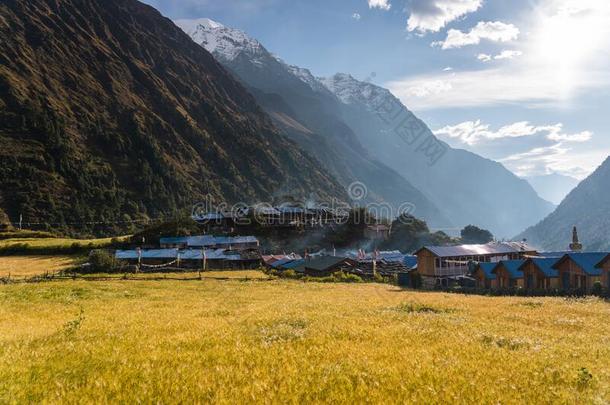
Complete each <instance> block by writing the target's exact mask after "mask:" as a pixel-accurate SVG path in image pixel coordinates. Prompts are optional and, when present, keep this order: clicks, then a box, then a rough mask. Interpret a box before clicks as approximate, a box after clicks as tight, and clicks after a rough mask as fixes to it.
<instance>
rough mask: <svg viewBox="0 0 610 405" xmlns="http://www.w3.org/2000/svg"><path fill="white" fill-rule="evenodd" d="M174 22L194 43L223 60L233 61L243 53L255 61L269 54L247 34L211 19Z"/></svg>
mask: <svg viewBox="0 0 610 405" xmlns="http://www.w3.org/2000/svg"><path fill="white" fill-rule="evenodd" d="M174 22H175V23H176V25H177V26H178V27H180V28H182V30H183V31H184V32H186V33H187V34H188V35H189V36H190V37H191V38H192V39H193V41H195V42H196V43H198V44H200V45H201V46H203V47H204V48H205V49H206V50H207V51H208V52H210V53H212V54H214V55H215V56H216V57H219V58H221V59H225V60H227V61H232V60H234V59H235V58H236V57H237V56H238V55H239V54H240V53H242V52H243V53H246V54H247V55H248V56H249V57H251V58H253V59H254V58H257V57H260V55H261V53H263V52H264V53H267V51H266V50H265V49H264V48H263V46H262V45H261V44H260V42H258V41H257V40H255V39H253V38H250V37H249V36H248V35H247V34H246V33H245V32H243V31H240V30H237V29H233V28H229V27H225V26H224V25H222V24H220V23H218V22H216V21H213V20H210V19H209V18H200V19H196V20H176V21H174Z"/></svg>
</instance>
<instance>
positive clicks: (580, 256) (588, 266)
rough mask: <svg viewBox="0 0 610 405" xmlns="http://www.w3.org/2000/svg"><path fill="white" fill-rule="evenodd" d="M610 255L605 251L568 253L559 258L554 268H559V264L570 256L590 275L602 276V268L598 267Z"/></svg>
mask: <svg viewBox="0 0 610 405" xmlns="http://www.w3.org/2000/svg"><path fill="white" fill-rule="evenodd" d="M606 256H608V253H607V252H606V253H603V252H591V253H568V254H566V255H564V256H563V257H562V258H561V259H560V260H558V261H557V262H556V263H555V264H554V265H553V268H555V269H556V268H557V265H558V264H559V263H560V262H562V261H564V260H567V259H568V258H570V259H571V260H572V261H573V262H574V263H576V265H577V266H578V267H580V268H581V269H582V270H583V271H584V272H585V273H586V274H587V275H589V276H601V274H602V271H601V269H598V268H596V267H595V266H596V265H598V264H599V263H600V262H601V261H602V260H604V259H605V258H606Z"/></svg>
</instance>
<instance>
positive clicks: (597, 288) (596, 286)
mask: <svg viewBox="0 0 610 405" xmlns="http://www.w3.org/2000/svg"><path fill="white" fill-rule="evenodd" d="M602 293H603V288H602V283H601V282H600V281H596V282H595V283H593V287H591V294H593V295H597V296H601V295H602Z"/></svg>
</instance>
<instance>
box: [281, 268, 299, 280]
mask: <svg viewBox="0 0 610 405" xmlns="http://www.w3.org/2000/svg"><path fill="white" fill-rule="evenodd" d="M280 277H282V278H298V277H299V276H298V274H297V272H296V271H294V270H292V269H290V270H286V271H283V272H281V273H280Z"/></svg>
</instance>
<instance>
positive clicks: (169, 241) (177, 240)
mask: <svg viewBox="0 0 610 405" xmlns="http://www.w3.org/2000/svg"><path fill="white" fill-rule="evenodd" d="M187 240H188V238H187V237H186V236H178V237H169V238H161V239H159V243H161V244H162V245H181V244H186V243H187Z"/></svg>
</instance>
